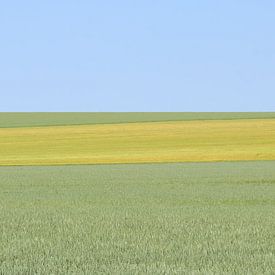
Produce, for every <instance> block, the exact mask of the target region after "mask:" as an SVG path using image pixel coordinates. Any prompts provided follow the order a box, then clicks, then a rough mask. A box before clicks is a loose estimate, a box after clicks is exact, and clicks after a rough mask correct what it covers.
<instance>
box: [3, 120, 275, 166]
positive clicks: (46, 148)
mask: <svg viewBox="0 0 275 275" xmlns="http://www.w3.org/2000/svg"><path fill="white" fill-rule="evenodd" d="M0 155H1V159H0V165H51V164H100V163H102V164H103V163H152V162H154V163H162V162H199V161H233V160H275V119H250V120H248V119H242V120H205V121H172V122H146V123H144V122H143V123H140V122H139V123H122V124H98V125H75V126H47V127H21V128H2V129H0Z"/></svg>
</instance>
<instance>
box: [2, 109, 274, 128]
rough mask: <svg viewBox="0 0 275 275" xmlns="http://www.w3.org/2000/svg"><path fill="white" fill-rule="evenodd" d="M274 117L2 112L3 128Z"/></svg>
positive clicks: (266, 114) (266, 115)
mask: <svg viewBox="0 0 275 275" xmlns="http://www.w3.org/2000/svg"><path fill="white" fill-rule="evenodd" d="M255 118H258V119H261V118H262V119H264V118H267V119H268V118H274V119H275V112H262V113H259V112H257V113H253V112H251V113H247V112H243V113H227V112H222V113H203V112H201V113H200V112H198V113H197V112H196V113H188V112H172V113H169V112H161V113H158V112H154V113H146V112H145V113H141V112H130V113H129V112H125V113H119V112H116V113H112V112H109V113H104V112H100V113H75V112H74V113H0V128H11V127H34V126H54V125H86V124H111V123H133V122H154V121H155V122H156V121H182V120H184V121H186V120H187V121H188V120H212V119H214V120H217V119H219V120H231V119H255Z"/></svg>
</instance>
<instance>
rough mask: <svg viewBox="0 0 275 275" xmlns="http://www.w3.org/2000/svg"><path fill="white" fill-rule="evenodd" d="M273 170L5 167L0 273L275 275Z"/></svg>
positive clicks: (266, 165) (0, 182)
mask: <svg viewBox="0 0 275 275" xmlns="http://www.w3.org/2000/svg"><path fill="white" fill-rule="evenodd" d="M274 167H275V162H274V161H269V162H263V161H261V162H257V161H256V162H231V163H230V162H229V163H197V164H191V163H189V164H188V163H186V164H155V165H154V164H140V165H136V164H133V165H92V166H81V165H79V166H53V167H50V166H49V167H47V166H40V167H38V166H37V167H0V189H1V192H0V209H1V211H0V231H1V234H0V247H1V249H0V273H1V274H99V273H101V274H102V273H104V274H146V273H147V274H272V273H273V272H274V268H275V242H274V239H275V220H274V216H275V169H274Z"/></svg>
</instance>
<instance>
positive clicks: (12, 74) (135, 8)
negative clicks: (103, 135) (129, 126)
mask: <svg viewBox="0 0 275 275" xmlns="http://www.w3.org/2000/svg"><path fill="white" fill-rule="evenodd" d="M274 15H275V1H273V0H264V1H259V0H230V1H220V0H216V1H215V0H201V1H199V0H194V1H193V0H189V1H184V0H171V1H168V0H166V1H164V0H155V1H153V0H138V1H129V0H124V1H122V0H116V1H113V0H106V1H101V0H98V1H92V0H79V1H75V0H58V1H56V0H42V1H37V0H32V1H31V0H25V1H21V0H20V1H19V0H11V1H1V3H0V34H1V36H0V39H1V40H0V49H1V51H0V111H275V16H274Z"/></svg>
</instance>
